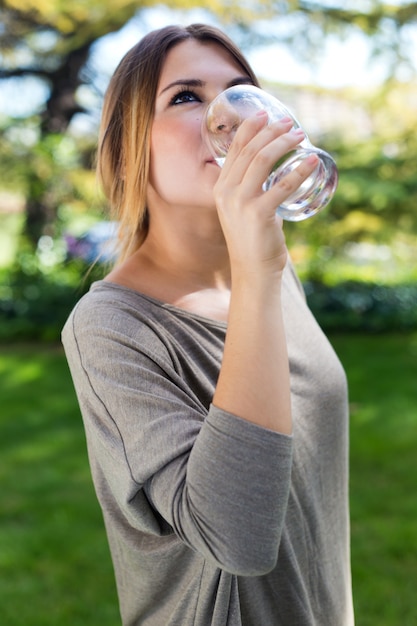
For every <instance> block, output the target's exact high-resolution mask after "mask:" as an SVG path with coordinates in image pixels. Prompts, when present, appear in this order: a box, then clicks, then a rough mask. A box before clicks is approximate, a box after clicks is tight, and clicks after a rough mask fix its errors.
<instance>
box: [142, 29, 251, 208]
mask: <svg viewBox="0 0 417 626" xmlns="http://www.w3.org/2000/svg"><path fill="white" fill-rule="evenodd" d="M251 82H252V81H251V79H250V78H249V77H248V76H247V75H246V74H245V72H244V70H243V69H242V68H241V67H240V65H239V64H238V63H237V62H236V61H235V60H234V58H233V57H232V56H231V54H230V53H229V52H228V51H227V50H225V49H224V48H223V47H222V46H221V45H219V44H216V43H205V44H202V43H199V42H198V41H195V40H193V39H188V40H186V41H183V42H181V43H179V44H178V45H176V46H175V47H174V48H172V49H171V50H170V51H169V53H168V55H167V57H166V59H165V63H164V66H163V69H162V72H161V76H160V79H159V84H158V89H157V94H156V100H155V115H154V121H153V125H152V134H151V165H150V176H149V185H148V198H147V200H148V208H149V210H150V211H152V208H153V207H156V206H157V207H161V206H163V205H165V206H169V207H172V206H175V207H178V208H190V207H200V208H201V207H205V208H213V207H214V202H213V193H212V190H213V185H214V183H215V182H216V180H217V178H218V175H219V171H220V170H219V168H218V166H217V164H216V163H215V161H214V160H213V158H212V157H211V155H210V152H209V149H208V147H207V146H206V145H204V143H203V139H202V136H201V123H202V118H203V115H204V113H205V110H206V108H207V105H208V104H209V102H211V100H213V98H214V97H215V96H216V95H217V94H219V93H220V92H221V91H223V90H224V89H226V88H227V87H230V86H232V85H235V84H238V83H246V84H247V83H251Z"/></svg>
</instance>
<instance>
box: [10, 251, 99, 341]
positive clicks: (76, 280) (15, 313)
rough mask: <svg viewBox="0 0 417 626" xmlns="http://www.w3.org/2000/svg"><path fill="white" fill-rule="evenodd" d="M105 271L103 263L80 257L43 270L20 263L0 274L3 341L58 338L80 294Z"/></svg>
mask: <svg viewBox="0 0 417 626" xmlns="http://www.w3.org/2000/svg"><path fill="white" fill-rule="evenodd" d="M102 275H103V268H102V267H100V266H93V267H89V266H88V265H87V264H86V263H84V262H83V261H81V260H77V261H71V263H68V264H63V265H62V266H60V267H58V268H54V269H53V271H48V272H45V271H42V269H41V268H40V267H39V265H37V264H26V265H25V264H24V263H23V264H21V263H19V264H17V265H16V266H15V267H13V268H12V269H11V270H9V271H5V270H3V271H2V273H1V274H0V342H3V343H4V342H9V341H15V340H43V341H59V340H60V335H61V330H62V327H63V325H64V323H65V321H66V319H67V317H68V315H69V313H70V312H71V309H72V308H73V306H74V305H75V303H76V302H77V301H78V300H79V298H80V297H81V296H82V295H83V294H84V293H85V292H86V291H87V290H88V289H89V287H90V285H91V283H92V282H93V281H94V280H97V279H98V278H101V277H102Z"/></svg>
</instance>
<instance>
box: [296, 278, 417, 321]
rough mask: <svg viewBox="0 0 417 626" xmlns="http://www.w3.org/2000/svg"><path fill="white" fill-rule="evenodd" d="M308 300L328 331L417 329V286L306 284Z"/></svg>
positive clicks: (347, 283) (350, 283)
mask: <svg viewBox="0 0 417 626" xmlns="http://www.w3.org/2000/svg"><path fill="white" fill-rule="evenodd" d="M304 288H305V291H306V295H307V301H308V303H309V306H310V308H311V310H312V311H313V313H314V315H315V316H316V318H317V320H318V322H319V324H320V325H321V326H322V328H323V329H324V330H326V331H345V332H346V331H361V332H363V331H366V332H388V331H392V330H395V331H406V330H413V329H415V328H417V307H416V302H417V285H416V284H404V285H390V286H387V285H375V284H370V283H363V282H359V281H357V282H356V281H348V282H343V283H340V284H338V285H335V286H332V287H329V286H327V285H324V284H323V283H318V282H306V283H305V285H304Z"/></svg>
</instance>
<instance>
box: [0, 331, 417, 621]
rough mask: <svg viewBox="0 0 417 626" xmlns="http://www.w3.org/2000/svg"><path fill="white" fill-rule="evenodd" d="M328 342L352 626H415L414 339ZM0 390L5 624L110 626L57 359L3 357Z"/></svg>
mask: <svg viewBox="0 0 417 626" xmlns="http://www.w3.org/2000/svg"><path fill="white" fill-rule="evenodd" d="M331 340H332V343H333V345H334V346H335V349H336V351H337V352H338V354H339V356H340V358H341V359H342V361H343V363H344V365H345V367H346V370H347V373H348V378H349V383H350V399H351V406H352V419H351V512H352V566H353V584H354V596H355V605H356V622H357V626H376V625H377V626H415V624H417V607H416V604H415V580H416V578H417V523H416V520H417V497H416V494H417V472H416V450H417V385H416V380H417V334H412V335H410V334H409V335H395V336H394V335H388V336H386V335H381V336H362V335H349V336H347V335H343V336H333V337H332V338H331ZM0 381H1V382H0V388H1V406H2V409H1V414H0V446H1V464H0V489H1V507H0V602H1V607H2V608H1V614H2V620H1V621H2V624H5V626H57V625H59V626H89V625H91V626H98V625H100V626H117V625H118V624H120V620H119V617H118V609H117V600H116V593H115V587H114V580H113V573H112V568H111V563H110V557H109V552H108V548H107V543H106V539H105V535H104V528H103V523H102V518H101V513H100V510H99V508H98V505H97V503H96V500H95V495H94V492H93V488H92V485H91V480H90V474H89V469H88V464H87V457H86V448H85V440H84V433H83V429H82V424H81V420H80V416H79V412H78V408H77V403H76V400H75V396H74V392H73V388H72V383H71V380H70V378H69V374H68V370H67V366H66V363H65V359H64V357H63V353H62V350H61V349H60V348H59V347H56V346H44V345H32V346H1V347H0ZM259 626H261V625H259ZM288 626H294V625H290V624H289V625H288Z"/></svg>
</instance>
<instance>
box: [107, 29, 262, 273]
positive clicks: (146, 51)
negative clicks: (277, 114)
mask: <svg viewBox="0 0 417 626" xmlns="http://www.w3.org/2000/svg"><path fill="white" fill-rule="evenodd" d="M187 39H194V40H197V41H199V42H200V43H216V44H219V45H220V46H222V47H223V48H225V49H226V50H227V51H228V52H229V53H230V54H231V56H232V57H233V58H234V60H235V61H236V62H237V64H238V65H240V66H241V68H242V69H243V71H244V72H245V73H246V74H247V75H248V77H249V78H250V79H251V81H253V83H254V84H255V85H258V84H259V83H258V81H257V78H256V76H255V75H254V73H253V70H252V68H251V67H250V65H249V64H248V62H247V61H246V59H245V57H244V56H243V54H242V53H241V52H240V50H239V49H238V48H237V47H236V46H235V44H234V43H233V42H232V41H231V40H230V39H229V38H228V37H227V36H226V35H225V34H224V33H222V31H220V30H218V29H217V28H213V27H211V26H207V25H204V24H192V25H190V26H185V27H182V26H167V27H165V28H161V29H159V30H155V31H153V32H151V33H149V34H147V35H146V36H145V37H144V38H143V39H141V41H139V42H138V43H137V44H136V45H135V46H134V47H133V48H131V50H130V51H129V52H128V53H127V54H126V55H125V56H124V57H123V59H122V60H121V61H120V63H119V65H118V67H117V68H116V70H115V72H114V74H113V77H112V78H111V81H110V84H109V86H108V89H107V92H106V95H105V98H104V104H103V112H102V120H101V127H100V134H99V145H98V152H97V173H98V177H99V180H100V182H101V184H102V186H103V189H104V193H105V195H106V197H107V199H108V201H109V204H110V210H111V213H112V217H113V219H115V220H116V221H117V222H118V223H119V255H118V261H119V262H120V261H122V260H123V259H125V258H127V257H128V256H130V255H131V254H132V253H133V252H135V250H137V248H138V247H139V246H140V245H141V243H142V242H143V240H144V239H145V237H146V234H147V230H148V214H147V208H146V193H147V185H148V176H149V161H150V135H151V128H152V121H153V115H154V106H155V99H156V91H157V87H158V82H159V78H160V75H161V71H162V68H163V65H164V62H165V58H166V56H167V53H168V52H169V50H170V49H171V48H172V47H174V46H175V45H177V44H179V43H181V42H182V41H185V40H187Z"/></svg>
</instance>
